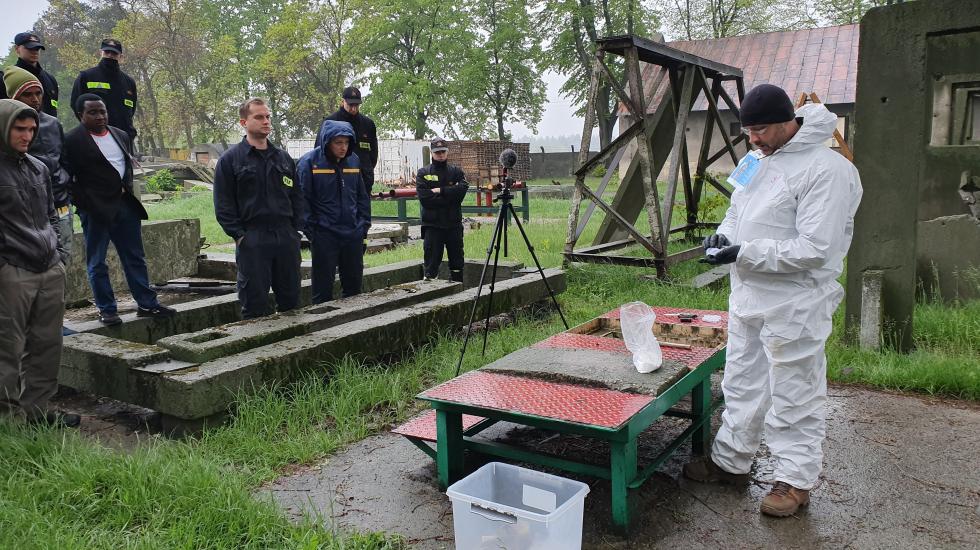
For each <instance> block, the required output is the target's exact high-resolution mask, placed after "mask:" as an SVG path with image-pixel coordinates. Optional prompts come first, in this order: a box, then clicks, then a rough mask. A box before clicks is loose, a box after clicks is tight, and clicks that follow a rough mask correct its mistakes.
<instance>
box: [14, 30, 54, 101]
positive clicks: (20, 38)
mask: <svg viewBox="0 0 980 550" xmlns="http://www.w3.org/2000/svg"><path fill="white" fill-rule="evenodd" d="M43 49H44V43H42V42H41V38H40V37H39V36H38V35H37V34H36V33H33V32H21V33H17V35H16V36H14V51H15V52H16V53H17V62H16V63H15V64H14V65H16V66H17V67H20V68H21V69H24V70H25V71H27V72H29V73H31V74H32V75H34V76H36V77H37V79H38V80H39V81H40V82H41V87H42V88H43V95H42V97H41V110H42V111H43V112H45V113H47V114H49V115H51V116H53V117H57V116H58V81H57V80H55V78H54V76H53V75H52V74H51V73H49V72H47V71H45V70H44V69H42V68H41V63H40V62H39V59H40V58H41V50H43ZM2 79H3V73H2V72H0V80H2ZM6 97H7V94H6V92H5V90H4V89H3V86H0V99H5V98H6Z"/></svg>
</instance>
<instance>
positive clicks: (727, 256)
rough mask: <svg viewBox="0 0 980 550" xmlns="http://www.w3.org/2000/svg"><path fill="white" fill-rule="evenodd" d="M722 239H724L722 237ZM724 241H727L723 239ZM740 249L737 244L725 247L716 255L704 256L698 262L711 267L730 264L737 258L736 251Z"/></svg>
mask: <svg viewBox="0 0 980 550" xmlns="http://www.w3.org/2000/svg"><path fill="white" fill-rule="evenodd" d="M722 238H723V239H724V237H722ZM724 240H725V241H727V240H728V239H724ZM741 248H742V246H741V245H738V244H736V245H735V246H726V247H725V248H722V249H721V250H719V251H718V253H717V254H714V255H711V256H705V257H704V258H702V259H701V260H698V261H700V262H701V263H703V264H711V265H724V264H730V263H732V262H734V261H735V258H737V257H738V251H739V250H740V249H741Z"/></svg>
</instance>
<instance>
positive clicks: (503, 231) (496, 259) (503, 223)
mask: <svg viewBox="0 0 980 550" xmlns="http://www.w3.org/2000/svg"><path fill="white" fill-rule="evenodd" d="M503 213H504V209H503V208H501V209H500V218H501V220H500V221H499V222H498V225H499V227H500V237H499V238H498V239H497V248H496V252H495V253H494V255H493V276H492V277H491V278H490V296H489V297H488V300H487V315H486V320H484V322H483V351H481V352H480V354H481V355H486V353H487V335H489V334H490V314H491V313H493V287H494V285H496V284H497V265H498V264H499V263H500V241H501V240H503V241H504V256H506V255H507V220H506V219H503Z"/></svg>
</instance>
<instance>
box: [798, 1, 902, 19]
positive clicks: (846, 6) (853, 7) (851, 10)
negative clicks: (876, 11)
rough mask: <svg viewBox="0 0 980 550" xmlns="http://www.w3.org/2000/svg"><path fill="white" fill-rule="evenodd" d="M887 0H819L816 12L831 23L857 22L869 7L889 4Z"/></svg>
mask: <svg viewBox="0 0 980 550" xmlns="http://www.w3.org/2000/svg"><path fill="white" fill-rule="evenodd" d="M890 3H894V2H889V1H888V0H820V1H819V2H817V3H816V6H815V9H816V11H817V13H818V14H819V15H820V16H821V17H822V18H823V19H824V20H826V21H827V22H828V23H829V24H831V25H847V24H850V23H859V22H860V21H861V18H862V17H864V14H865V12H867V11H868V10H869V9H871V8H874V7H877V6H884V5H885V4H890Z"/></svg>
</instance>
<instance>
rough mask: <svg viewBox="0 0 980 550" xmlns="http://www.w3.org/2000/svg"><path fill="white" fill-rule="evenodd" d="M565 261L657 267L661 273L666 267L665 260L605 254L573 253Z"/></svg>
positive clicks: (566, 255) (566, 256)
mask: <svg viewBox="0 0 980 550" xmlns="http://www.w3.org/2000/svg"><path fill="white" fill-rule="evenodd" d="M565 259H567V260H568V261H570V262H585V263H593V264H596V263H599V264H615V265H627V266H630V267H656V268H657V271H660V270H661V268H662V267H663V266H664V263H665V260H662V259H659V258H637V257H635V256H606V255H604V254H580V253H579V252H571V253H568V254H565Z"/></svg>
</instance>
